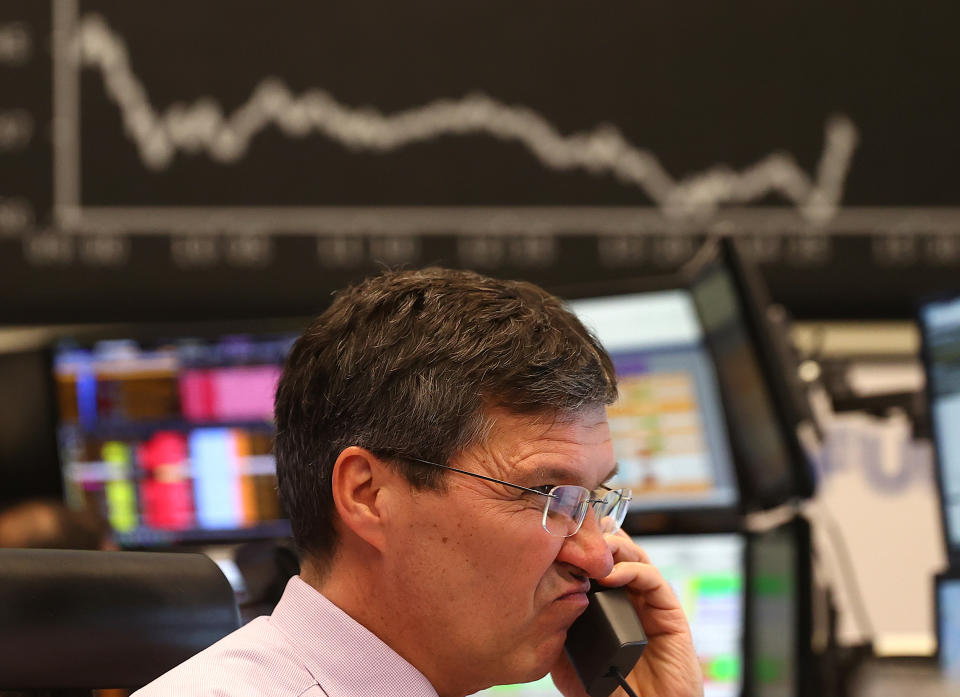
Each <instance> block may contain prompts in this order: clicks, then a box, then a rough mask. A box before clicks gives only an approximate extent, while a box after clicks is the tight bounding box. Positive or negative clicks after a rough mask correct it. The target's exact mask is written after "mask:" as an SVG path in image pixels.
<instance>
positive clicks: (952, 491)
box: [919, 296, 960, 565]
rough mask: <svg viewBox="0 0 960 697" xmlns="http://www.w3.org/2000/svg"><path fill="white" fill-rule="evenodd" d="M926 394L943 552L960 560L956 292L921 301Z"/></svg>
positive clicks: (959, 320) (959, 300)
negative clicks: (934, 457) (934, 462)
mask: <svg viewBox="0 0 960 697" xmlns="http://www.w3.org/2000/svg"><path fill="white" fill-rule="evenodd" d="M919 319H920V329H921V334H922V336H923V359H924V361H923V362H924V366H925V368H926V375H927V399H928V401H929V404H930V424H931V430H932V432H933V442H934V445H935V451H936V462H937V468H936V469H937V484H938V489H939V491H940V510H941V515H942V519H943V532H944V537H945V541H946V546H947V554H948V556H949V558H950V560H951V564H952V565H956V564H957V563H958V562H960V429H958V428H957V424H960V296H958V297H955V298H946V299H941V300H931V301H928V302H925V303H923V304H922V305H921V307H920V314H919Z"/></svg>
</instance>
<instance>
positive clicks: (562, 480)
mask: <svg viewBox="0 0 960 697" xmlns="http://www.w3.org/2000/svg"><path fill="white" fill-rule="evenodd" d="M619 467H620V465H619V464H614V466H613V469H612V470H610V473H609V474H607V476H605V477H604V478H603V479H601V480H600V481H601V483H602V482H606V481H609V480H610V479H613V477H615V476H616V474H617V470H618V469H619ZM524 479H525V480H528V481H541V482H543V483H556V484H578V485H580V486H588V484H589V482H587V481H586V480H585V479H584V477H583V473H582V472H578V471H577V470H574V469H567V468H566V467H558V466H556V465H544V466H542V467H537V468H535V469H533V470H531V471H530V472H529V473H528V474H527V475H526V476H524Z"/></svg>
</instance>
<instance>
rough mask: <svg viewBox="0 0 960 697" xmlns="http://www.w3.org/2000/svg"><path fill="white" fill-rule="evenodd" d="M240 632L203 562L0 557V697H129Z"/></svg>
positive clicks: (124, 556) (47, 554) (226, 594)
mask: <svg viewBox="0 0 960 697" xmlns="http://www.w3.org/2000/svg"><path fill="white" fill-rule="evenodd" d="M239 624H240V621H239V614H238V611H237V606H236V602H235V600H234V595H233V590H232V589H231V587H230V584H229V583H228V582H227V580H226V578H225V577H224V576H223V573H222V572H221V571H220V568H219V567H218V566H217V565H216V564H215V563H214V562H213V561H212V560H210V559H209V558H208V557H206V556H204V555H201V554H162V553H155V552H87V551H73V550H47V549H0V688H2V689H37V688H43V689H53V688H66V687H79V688H108V687H128V688H135V687H140V686H142V685H145V684H147V683H148V682H150V681H151V680H153V679H154V678H156V677H158V676H160V675H162V674H163V673H165V672H166V671H168V670H169V669H170V668H172V667H174V666H175V665H177V664H179V663H181V662H183V661H184V660H186V659H187V658H189V657H190V656H192V655H193V654H195V653H197V652H199V651H201V650H202V649H204V648H206V647H207V646H209V645H210V644H213V643H214V642H216V641H217V640H218V639H220V638H222V637H224V636H226V635H227V634H229V633H230V632H232V631H233V630H235V629H236V628H237V627H238V626H239Z"/></svg>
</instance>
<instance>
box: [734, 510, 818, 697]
mask: <svg viewBox="0 0 960 697" xmlns="http://www.w3.org/2000/svg"><path fill="white" fill-rule="evenodd" d="M810 584H811V578H810V528H809V526H808V524H807V523H806V521H805V520H803V519H801V518H798V519H796V520H794V521H791V522H789V523H786V524H784V525H781V526H779V527H777V528H774V529H772V530H767V531H764V532H758V533H751V534H750V536H749V539H748V546H747V613H746V614H747V630H746V638H747V641H746V644H747V651H746V656H747V662H746V688H747V689H746V692H745V694H748V695H750V696H751V697H795V695H804V694H808V692H807V691H806V685H807V684H808V681H809V678H810V674H811V670H810V666H811V663H810V639H811V637H810V632H811V608H810V603H811V585H810Z"/></svg>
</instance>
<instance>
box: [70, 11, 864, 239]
mask: <svg viewBox="0 0 960 697" xmlns="http://www.w3.org/2000/svg"><path fill="white" fill-rule="evenodd" d="M76 41H77V43H76V46H75V48H74V50H75V51H76V53H75V54H74V55H75V56H76V58H77V59H78V60H79V63H80V65H82V66H84V67H88V68H96V69H98V70H99V71H100V73H101V74H102V78H103V83H104V87H105V90H106V92H107V95H108V96H109V98H110V99H111V100H113V101H114V102H115V103H116V104H117V105H118V107H119V108H120V112H121V116H122V120H123V124H124V128H125V130H126V133H127V135H128V136H129V137H130V138H131V139H132V141H133V142H134V143H135V144H136V147H137V148H138V151H139V154H140V158H141V160H142V161H143V163H144V165H145V166H146V167H148V168H149V169H152V170H163V169H165V168H167V167H169V166H170V164H171V162H172V161H173V158H174V157H175V155H176V153H177V151H178V150H179V151H183V152H186V153H198V152H206V154H207V155H208V156H209V157H210V158H212V159H213V160H215V161H217V162H220V163H224V164H230V163H235V162H238V161H239V160H241V159H242V158H243V157H244V155H245V154H246V152H247V149H248V148H249V146H250V142H251V141H252V140H253V138H254V137H255V136H256V135H257V134H258V133H259V132H260V131H262V130H264V129H266V128H268V127H270V126H271V125H272V126H275V127H277V128H278V129H279V130H280V131H281V132H283V133H284V134H286V135H287V136H290V137H292V138H303V137H306V136H309V135H311V134H322V135H324V136H326V137H328V138H330V139H332V140H335V141H337V142H339V143H341V144H342V145H344V146H345V147H347V148H351V149H355V150H365V151H372V152H379V153H387V152H391V151H394V150H398V149H400V148H403V147H406V146H409V145H412V144H415V143H420V142H425V141H429V140H434V139H437V138H439V137H442V136H451V135H452V136H456V135H467V134H485V135H488V136H491V137H493V138H497V139H501V140H505V141H514V142H517V143H520V144H521V145H523V146H524V147H525V148H526V149H527V150H528V151H529V152H530V153H531V155H532V156H533V157H534V158H536V160H537V161H539V163H540V164H541V165H543V166H544V167H546V168H548V169H552V170H556V171H567V170H583V171H586V172H589V173H591V174H595V175H604V174H608V175H612V176H614V177H616V178H617V179H618V180H619V181H621V182H622V183H624V184H626V185H628V186H633V187H635V188H637V189H640V190H642V191H643V192H644V193H645V194H646V195H647V196H648V197H649V198H650V199H651V200H652V201H653V202H654V203H655V204H656V205H657V206H658V207H660V209H661V210H662V211H663V212H664V214H666V215H667V216H669V217H673V218H687V217H704V216H709V215H710V214H712V213H713V212H715V211H716V210H717V208H719V207H720V206H721V205H724V204H745V203H749V202H753V201H758V200H761V199H763V198H764V197H766V196H767V195H769V194H779V195H780V196H782V197H783V198H785V199H786V200H788V201H789V202H791V203H792V204H794V205H795V206H796V207H797V208H798V210H799V211H800V213H801V214H802V215H803V216H804V217H806V218H807V219H809V220H811V221H815V222H825V221H827V220H829V219H830V218H832V217H833V216H834V215H835V214H836V212H837V210H838V208H839V206H840V202H841V200H842V198H843V189H844V185H845V183H846V178H847V173H848V171H849V168H850V164H851V161H852V157H853V151H854V149H855V147H856V144H857V132H856V127H855V126H854V124H853V123H852V122H851V121H850V120H849V119H848V118H846V117H844V116H836V117H833V118H831V119H830V120H829V121H828V122H827V124H826V133H825V142H824V147H823V151H822V154H821V158H820V162H819V165H818V168H817V174H816V179H815V180H812V179H811V178H810V176H808V175H807V173H806V172H804V171H803V169H801V167H800V166H799V165H798V164H797V162H796V161H795V159H794V158H793V157H792V156H791V155H790V154H788V153H783V152H777V153H773V154H771V155H768V156H766V157H765V158H763V159H762V160H760V161H759V162H757V163H755V164H753V165H751V166H749V167H747V168H745V169H743V170H740V171H737V170H734V169H732V168H730V167H727V166H725V165H716V166H713V167H711V168H709V169H707V170H705V171H703V172H700V173H697V174H693V175H691V176H689V177H686V178H684V179H681V180H676V179H674V178H673V177H672V176H671V175H670V174H669V173H668V172H667V171H666V170H665V169H664V167H663V166H662V165H661V164H660V162H659V160H658V159H657V157H656V155H654V154H653V153H652V152H650V151H648V150H645V149H643V148H639V147H637V146H635V145H633V144H632V143H630V142H629V141H628V140H627V139H626V138H625V137H624V136H623V135H622V134H621V133H620V131H619V130H618V129H617V128H616V127H614V126H611V125H601V126H598V127H596V128H594V129H593V130H590V131H585V132H580V133H573V134H569V135H564V134H562V133H561V132H559V131H558V129H557V128H556V127H555V126H554V125H553V124H551V123H550V122H549V121H548V120H547V119H546V118H544V117H543V116H541V115H540V114H538V113H537V112H536V111H534V110H532V109H530V108H528V107H525V106H513V105H507V104H503V103H501V102H498V101H497V100H495V99H492V98H491V97H488V96H486V95H483V94H470V95H467V96H465V97H463V98H461V99H437V100H436V101H433V102H430V103H428V104H425V105H423V106H419V107H415V108H411V109H408V110H405V111H400V112H397V113H393V114H383V113H381V112H379V111H377V110H376V109H373V108H369V107H364V108H354V107H350V106H347V105H344V104H342V103H340V102H338V101H337V100H336V99H335V98H334V97H333V96H332V95H330V94H329V93H328V92H326V91H324V90H322V89H319V88H314V89H310V90H307V91H305V92H303V93H301V94H299V95H295V94H293V93H292V92H291V91H290V90H289V88H288V87H287V86H286V85H285V84H284V83H283V81H281V80H280V79H279V78H275V77H271V78H267V79H264V80H263V81H262V82H260V83H259V84H258V85H257V86H256V87H255V88H254V90H253V92H252V93H251V95H250V97H249V99H248V100H247V101H246V102H245V103H244V104H242V105H241V106H240V107H239V108H237V109H236V110H235V111H234V112H233V113H232V114H229V115H225V114H224V113H223V110H222V108H221V107H220V105H219V104H218V103H217V102H216V101H214V100H213V99H211V98H206V97H204V98H200V99H198V100H196V101H194V102H193V103H192V104H184V103H177V104H173V105H172V106H170V107H168V108H167V109H166V111H164V112H163V113H159V112H158V111H157V110H155V109H154V108H153V106H152V104H151V102H150V98H149V95H148V93H147V90H146V88H145V86H144V85H143V84H142V82H141V81H140V80H139V79H138V77H137V75H136V74H135V73H134V72H133V69H132V67H131V65H130V59H129V54H128V51H127V48H126V44H125V42H124V40H123V39H122V37H121V36H120V35H118V34H117V33H116V32H114V31H113V30H112V29H111V28H110V27H109V26H108V24H107V22H106V21H105V20H104V18H103V17H101V16H100V15H97V14H88V15H85V16H84V17H83V18H82V19H81V20H80V22H79V25H78V30H77V34H76Z"/></svg>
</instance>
